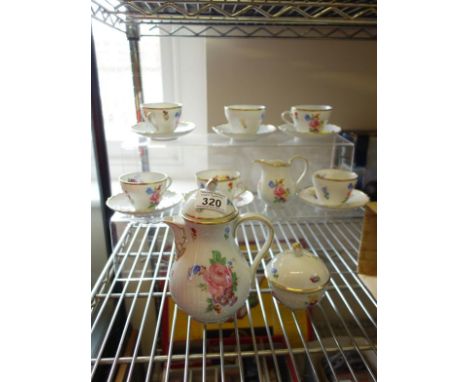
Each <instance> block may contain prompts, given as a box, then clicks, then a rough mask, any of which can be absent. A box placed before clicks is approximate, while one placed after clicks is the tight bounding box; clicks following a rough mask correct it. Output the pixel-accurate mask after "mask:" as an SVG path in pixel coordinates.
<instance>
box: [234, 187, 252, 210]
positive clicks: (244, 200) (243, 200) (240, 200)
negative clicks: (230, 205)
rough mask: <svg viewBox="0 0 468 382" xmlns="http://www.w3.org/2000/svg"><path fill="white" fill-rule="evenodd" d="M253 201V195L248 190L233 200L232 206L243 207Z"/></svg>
mask: <svg viewBox="0 0 468 382" xmlns="http://www.w3.org/2000/svg"><path fill="white" fill-rule="evenodd" d="M254 199H255V196H254V194H253V193H252V192H251V191H249V190H245V191H244V192H243V193H242V194H240V195H239V196H236V197H235V198H234V205H235V206H236V207H237V208H241V207H245V206H246V205H248V204H250V203H252V202H253V200H254Z"/></svg>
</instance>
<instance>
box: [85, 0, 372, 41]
mask: <svg viewBox="0 0 468 382" xmlns="http://www.w3.org/2000/svg"><path fill="white" fill-rule="evenodd" d="M91 14H92V17H93V18H95V19H96V20H99V21H102V22H104V23H105V24H107V25H109V26H111V27H113V28H115V29H117V30H120V31H122V32H126V31H127V26H128V25H133V26H135V25H138V26H139V28H140V34H141V36H159V37H164V36H179V37H275V38H335V39H375V38H376V37H377V1H376V0H359V1H350V0H344V1H340V2H335V1H294V0H293V1H281V0H280V1H271V0H262V1H259V0H237V1H220V0H209V1H196V0H190V1H153V0H145V1H142V0H125V1H123V0H92V2H91Z"/></svg>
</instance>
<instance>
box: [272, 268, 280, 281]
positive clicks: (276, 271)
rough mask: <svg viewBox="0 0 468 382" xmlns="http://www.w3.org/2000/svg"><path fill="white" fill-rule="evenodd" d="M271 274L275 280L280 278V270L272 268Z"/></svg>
mask: <svg viewBox="0 0 468 382" xmlns="http://www.w3.org/2000/svg"><path fill="white" fill-rule="evenodd" d="M271 274H272V275H273V278H275V279H277V278H278V277H279V274H278V270H277V269H276V268H271Z"/></svg>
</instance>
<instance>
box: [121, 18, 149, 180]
mask: <svg viewBox="0 0 468 382" xmlns="http://www.w3.org/2000/svg"><path fill="white" fill-rule="evenodd" d="M126 33H127V40H128V44H129V47H130V61H131V63H132V77H133V95H134V98H135V111H136V117H137V121H138V122H141V121H143V116H142V114H141V106H142V105H143V102H144V101H143V99H144V98H143V86H142V81H141V77H142V76H141V66H140V48H139V42H140V28H139V25H138V24H136V23H127V29H126ZM129 127H130V126H129ZM145 142H146V138H145V137H139V138H138V143H139V145H138V151H139V154H140V161H141V170H142V171H149V158H148V147H147V146H146V145H145Z"/></svg>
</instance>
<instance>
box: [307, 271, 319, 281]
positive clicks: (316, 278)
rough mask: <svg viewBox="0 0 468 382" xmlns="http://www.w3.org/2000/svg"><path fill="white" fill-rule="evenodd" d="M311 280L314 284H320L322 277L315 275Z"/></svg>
mask: <svg viewBox="0 0 468 382" xmlns="http://www.w3.org/2000/svg"><path fill="white" fill-rule="evenodd" d="M309 280H310V281H312V282H313V283H318V282H319V281H320V276H319V275H318V274H316V273H315V274H313V275H312V276H310V278H309Z"/></svg>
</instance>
